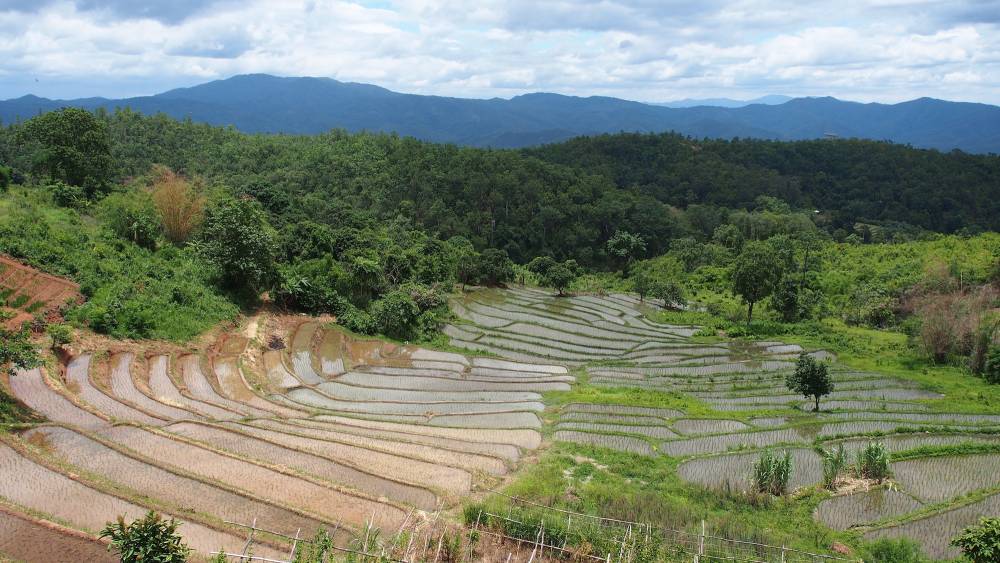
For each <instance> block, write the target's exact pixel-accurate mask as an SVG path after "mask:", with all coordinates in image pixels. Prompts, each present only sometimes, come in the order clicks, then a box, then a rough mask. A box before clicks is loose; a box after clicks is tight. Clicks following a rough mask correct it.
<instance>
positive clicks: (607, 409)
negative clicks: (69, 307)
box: [0, 289, 1000, 560]
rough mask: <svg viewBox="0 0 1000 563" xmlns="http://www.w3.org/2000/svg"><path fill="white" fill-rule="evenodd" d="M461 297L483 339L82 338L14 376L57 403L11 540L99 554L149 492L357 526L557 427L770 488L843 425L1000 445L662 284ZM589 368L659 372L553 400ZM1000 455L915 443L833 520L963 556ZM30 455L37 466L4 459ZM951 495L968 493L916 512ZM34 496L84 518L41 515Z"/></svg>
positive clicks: (207, 526)
mask: <svg viewBox="0 0 1000 563" xmlns="http://www.w3.org/2000/svg"><path fill="white" fill-rule="evenodd" d="M453 307H454V310H455V312H456V314H457V315H458V317H459V318H460V319H461V321H460V322H459V323H457V324H455V325H452V326H450V327H448V328H447V329H446V333H447V334H449V335H450V338H451V341H452V344H454V345H455V346H458V347H464V348H466V349H468V350H469V353H468V354H457V353H454V352H440V351H433V350H427V349H421V348H418V347H414V346H401V345H398V344H393V343H388V342H382V341H375V340H359V339H355V338H353V337H350V336H348V335H346V334H345V333H343V332H341V331H338V330H335V329H332V328H329V327H326V326H323V325H321V324H318V323H316V322H299V323H297V324H294V326H293V327H292V328H291V330H290V331H289V332H288V333H287V334H284V335H283V340H284V341H285V342H288V343H289V345H288V348H287V349H283V350H272V349H267V350H262V349H261V347H260V346H257V345H256V344H254V345H248V342H247V339H246V338H244V337H242V336H234V335H232V334H226V335H223V336H222V337H220V339H219V340H218V341H217V342H215V343H213V344H211V345H210V346H208V347H207V348H205V349H203V350H189V351H187V353H184V354H180V355H176V354H175V355H167V354H162V353H153V354H150V355H148V356H145V355H135V356H133V355H132V354H130V353H127V352H126V353H118V354H110V355H108V354H106V351H102V350H92V351H88V352H87V353H84V354H81V355H79V356H77V357H74V358H71V359H69V361H68V362H67V365H66V369H65V376H64V377H63V376H61V375H60V374H58V373H49V372H47V371H45V370H32V371H28V372H24V373H20V374H19V375H16V376H14V377H12V378H10V379H9V381H6V383H7V385H8V387H9V388H10V390H11V391H12V392H13V394H14V396H16V397H17V398H19V399H20V400H21V401H23V402H24V403H25V404H27V405H28V406H30V407H32V408H33V409H35V410H36V411H37V412H39V413H41V414H42V415H44V416H45V417H47V418H48V419H49V420H51V421H52V422H54V423H58V425H53V424H44V425H37V426H35V427H34V428H31V429H28V430H23V431H20V433H18V434H14V435H11V436H10V437H9V438H7V439H9V442H8V443H7V444H6V445H2V444H0V463H2V464H4V471H3V472H0V505H4V504H6V505H11V506H13V508H12V510H13V512H12V513H11V514H8V515H7V516H6V517H5V516H3V515H4V513H3V512H2V511H0V551H5V550H7V549H11V550H14V549H15V548H16V544H14V543H12V542H13V540H10V539H9V538H11V537H13V534H15V533H16V532H14V531H17V530H23V533H24V534H30V535H31V536H29V537H34V535H36V534H37V535H38V537H45V536H47V535H48V536H53V537H55V538H57V539H55V540H53V545H60V543H59V542H64V543H65V545H66V546H67V547H66V548H65V549H66V550H68V551H67V552H68V553H75V552H74V551H73V550H83V551H80V553H87V550H89V549H93V546H94V545H98V547H100V545H99V544H94V542H93V537H92V534H93V532H94V531H95V530H96V529H97V528H99V527H100V526H102V525H103V523H104V521H106V520H108V519H110V518H113V517H114V516H117V514H118V513H123V514H127V515H129V516H134V515H137V514H141V512H143V511H144V510H145V507H146V505H147V504H152V505H155V506H157V507H160V509H161V510H165V511H167V512H169V513H171V514H174V515H176V516H177V517H178V518H180V519H182V520H183V521H184V523H185V524H184V526H183V527H182V533H185V534H187V536H188V537H187V539H188V541H189V543H191V544H192V545H195V546H196V547H197V548H198V549H200V550H207V549H217V548H218V547H219V545H218V544H220V542H222V543H225V544H226V545H230V544H233V541H236V542H237V543H238V541H239V539H240V537H239V534H238V533H236V531H235V530H234V529H232V528H230V527H227V526H226V525H224V524H222V521H223V520H231V521H239V522H246V523H248V522H250V521H252V520H253V519H254V518H257V520H258V522H259V523H261V524H266V526H267V527H269V528H271V529H276V530H278V531H285V532H294V531H295V530H300V529H301V530H302V531H303V533H304V534H311V533H312V531H313V530H314V529H315V528H317V527H319V526H328V527H329V526H331V525H336V524H337V523H339V524H340V530H341V532H340V535H339V537H338V541H341V542H344V543H346V542H347V541H349V539H350V535H351V533H353V532H354V531H357V530H359V529H360V528H361V527H362V526H363V525H364V523H365V522H366V521H367V520H372V519H373V520H374V521H375V522H376V524H378V525H380V526H382V527H383V528H385V529H393V528H394V527H398V526H399V525H401V524H403V522H404V521H407V520H408V517H407V516H408V515H409V514H412V513H413V512H415V511H425V512H433V511H439V510H445V509H449V508H452V507H454V506H456V504H457V503H458V502H460V501H461V500H462V499H463V498H465V497H466V496H468V495H469V494H471V493H472V492H473V491H476V490H479V489H480V488H481V487H484V486H485V487H493V486H495V483H496V479H498V478H501V477H504V476H507V475H510V474H511V473H514V472H516V471H517V469H518V463H519V461H520V460H521V459H522V457H523V456H524V455H525V454H526V453H528V452H530V451H531V450H534V449H536V448H538V447H540V446H546V445H547V443H548V442H550V441H551V442H557V443H558V442H569V443H575V444H578V445H579V446H580V447H583V448H588V449H589V448H596V449H611V450H615V451H618V452H626V453H629V454H633V455H637V456H671V457H675V458H677V467H678V469H677V471H678V473H679V476H680V478H681V479H682V480H684V481H687V482H688V483H690V486H692V487H708V488H712V489H729V490H731V491H741V490H745V489H746V488H747V484H748V481H747V478H748V475H749V472H750V466H751V465H752V463H753V462H754V461H755V460H756V459H757V458H758V457H759V455H760V453H761V452H762V451H764V450H766V449H771V450H774V451H777V452H781V451H786V450H787V451H789V452H790V453H791V454H792V456H793V465H794V471H793V478H792V482H791V486H792V487H793V488H798V487H812V486H815V485H816V484H817V483H818V482H820V481H821V479H822V466H821V461H820V459H821V458H820V455H819V453H818V449H819V448H826V449H832V448H835V447H837V446H839V445H843V446H844V447H845V449H846V450H847V452H848V454H849V455H852V456H853V455H854V452H856V451H857V450H858V449H860V448H861V447H863V446H864V445H865V444H867V443H868V442H869V441H872V440H875V441H879V442H881V443H884V444H885V445H886V447H887V448H888V449H889V451H890V452H893V453H902V452H906V451H909V450H913V449H914V448H926V447H938V446H952V445H956V444H961V443H966V442H968V443H974V444H984V445H989V444H1000V416H997V415H985V414H967V413H949V412H947V409H945V408H940V407H939V405H940V404H942V403H941V400H942V399H943V397H941V395H939V394H937V393H935V392H934V390H933V389H925V388H922V387H919V386H917V385H915V384H913V383H912V382H908V381H902V380H899V379H895V378H893V377H889V376H886V375H884V374H878V373H862V372H857V371H853V370H848V369H845V368H842V367H840V366H838V365H836V364H833V366H832V368H831V369H832V377H833V379H834V382H835V386H836V388H835V391H834V393H833V394H832V395H831V396H829V397H827V398H826V399H824V401H822V404H821V406H822V412H820V413H818V414H813V413H811V412H809V410H810V409H811V406H812V405H811V403H810V402H809V401H808V399H806V398H804V397H801V396H798V395H795V394H793V393H789V392H788V391H787V390H786V388H785V386H784V376H785V374H786V373H787V371H788V370H789V369H791V367H792V365H793V361H794V360H795V358H796V357H797V355H798V353H800V352H802V351H803V350H801V348H799V347H798V346H796V345H788V344H783V343H781V342H776V341H770V342H755V343H746V342H725V341H719V340H717V339H716V340H713V341H708V340H705V339H702V338H697V337H695V336H694V335H695V334H696V333H697V332H698V330H699V328H698V327H690V326H668V325H659V324H656V323H653V322H651V321H649V320H647V319H646V318H645V316H644V314H643V309H644V307H645V305H642V304H640V303H638V302H637V301H636V300H635V299H634V298H631V297H628V296H606V297H598V296H576V297H572V298H555V297H552V296H550V295H548V294H546V293H545V292H541V291H537V290H526V289H517V290H510V291H505V292H501V291H494V290H489V291H479V290H477V291H473V292H471V293H469V294H468V295H467V296H466V297H465V298H462V299H459V300H456V301H455V302H454V303H453ZM479 351H482V352H488V353H490V356H489V357H484V356H479V355H477V353H478V352H479ZM807 352H809V353H811V354H813V355H815V356H816V357H821V358H828V357H829V355H828V354H825V353H824V352H823V351H817V350H813V351H807ZM831 359H832V358H831ZM577 370H579V371H577ZM579 373H585V374H586V377H587V384H588V385H591V386H593V388H596V389H603V390H609V389H615V391H613V392H614V393H615V394H616V396H617V395H623V394H625V393H626V391H625V390H628V389H638V390H639V391H627V392H628V393H629V394H630V395H629V396H630V397H640V401H642V402H639V401H636V402H637V403H638V404H627V405H626V404H604V403H600V404H598V403H588V402H574V403H568V404H560V405H557V404H554V403H553V402H552V401H550V399H551V398H553V397H558V393H559V392H565V391H569V390H571V389H573V387H574V386H575V385H577V382H576V375H577V374H579ZM623 389H624V390H623ZM658 391H664V392H669V393H672V394H674V395H671V396H672V397H677V396H683V397H684V398H685V400H686V401H688V402H687V403H684V404H698V403H700V406H699V407H698V409H697V410H696V411H695V410H692V412H685V410H687V409H686V407H685V409H684V410H682V409H677V408H664V407H663V406H655V405H676V404H678V403H676V402H661V401H659V400H657V398H658V397H660V395H658V394H657V392H658ZM548 393H555V394H554V395H548ZM597 395H599V393H598V394H597ZM645 398H648V399H649V402H648V403H647V402H645ZM547 402H549V404H548V405H547V404H546V403H547ZM555 403H558V401H556V402H555ZM644 405H645V406H644ZM113 423H117V424H113ZM595 451H596V450H595ZM909 455H912V453H911V454H909ZM997 461H998V459H997V456H996V455H995V454H977V455H971V456H963V457H948V456H939V457H928V458H915V459H907V460H906V461H897V462H894V463H893V465H892V469H893V471H894V473H895V477H894V481H893V487H895V488H894V489H892V490H885V491H883V489H876V490H875V491H869V492H867V493H857V494H853V495H844V496H834V497H831V498H830V499H827V500H825V501H824V502H822V503H821V504H820V506H819V509H817V511H816V514H815V518H816V519H817V520H818V521H820V522H822V523H824V524H826V525H827V526H829V527H831V528H835V529H847V528H851V527H860V528H859V529H860V531H861V532H862V533H865V534H867V535H868V536H869V537H875V536H891V535H908V536H911V537H914V538H915V539H917V540H918V541H920V542H921V543H922V544H923V545H924V547H925V549H926V550H927V551H928V552H929V553H931V554H936V555H950V554H952V553H953V552H952V551H950V549H949V548H948V547H947V539H949V538H950V536H947V537H945V535H946V534H950V533H951V532H952V531H953V530H957V529H958V528H959V527H961V526H963V525H966V524H968V523H970V522H972V521H973V520H974V519H975V518H976V515H977V514H981V513H984V512H988V511H990V510H993V511H994V513H995V512H996V510H995V509H996V506H994V505H995V504H996V502H998V501H996V496H992V497H987V500H984V501H980V502H978V503H973V504H972V505H968V506H957V507H956V508H954V509H948V508H947V506H948V503H954V502H958V501H957V500H956V499H959V498H961V497H962V496H963V495H967V494H970V493H980V494H988V493H992V492H995V490H997V489H998V488H1000V482H997V481H998V479H997V477H996V475H995V474H994V473H995V471H991V469H992V468H993V467H994V466H995V465H996V462H997ZM18 471H21V472H24V471H29V472H30V473H32V474H33V475H35V477H34V478H33V479H32V480H24V481H21V482H15V481H16V480H13V479H4V478H3V477H2V475H11V474H16V473H15V472H18ZM38 480H44V482H40V481H38ZM48 487H53V490H58V491H60V492H62V493H64V494H65V495H67V496H66V498H68V499H70V500H69V501H68V502H63V503H61V504H58V505H57V503H54V502H53V501H52V500H51V497H44V496H42V495H39V494H37V493H36V492H35V491H37V490H41V489H43V488H48ZM930 503H943V504H942V505H941V506H945V508H944V509H942V511H940V512H938V513H934V514H931V515H929V516H927V517H924V518H921V519H915V520H914V519H913V517H912V516H910V514H911V513H913V512H914V511H916V510H920V509H921V508H922V507H924V506H927V505H928V504H930ZM26 510H32V511H37V513H39V514H41V515H43V516H45V517H46V518H49V519H51V520H57V521H59V522H60V523H61V524H62V525H63V526H65V527H64V528H59V527H46V526H44V525H42V524H39V522H37V521H34V520H31V519H30V518H26V517H25V516H24V514H23V513H24V511H26ZM886 518H891V519H892V520H891V521H892V522H900V521H901V522H903V523H902V524H898V525H892V526H888V525H886V524H885V522H886V520H885V519H886ZM876 526H884V527H882V528H878V527H876ZM70 528H71V529H75V530H76V532H73V531H68V529H70ZM8 530H14V531H8ZM88 534H90V535H88ZM5 541H7V542H8V543H7V544H5V543H4V542H5ZM233 545H235V544H233ZM7 546H11V547H9V548H8V547H7ZM237 547H239V546H237ZM273 547H274V548H276V549H277V548H278V547H281V546H278V545H275V546H273ZM268 549H270V547H268ZM12 552H14V553H16V551H12ZM258 554H263V553H261V552H258ZM99 559H100V558H99V557H98V558H96V559H95V560H99Z"/></svg>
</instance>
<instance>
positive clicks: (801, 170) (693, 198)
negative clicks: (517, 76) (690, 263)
mask: <svg viewBox="0 0 1000 563" xmlns="http://www.w3.org/2000/svg"><path fill="white" fill-rule="evenodd" d="M525 154H528V155H531V156H535V157H538V158H541V159H543V160H545V161H548V162H553V163H558V164H563V165H566V166H571V167H574V168H576V169H579V170H584V171H587V172H589V173H592V174H598V175H600V176H602V177H604V178H609V179H611V180H613V181H614V183H615V185H616V186H618V187H619V188H627V189H629V190H631V191H634V192H637V193H643V194H648V195H651V196H653V197H654V198H655V199H656V200H657V201H662V202H665V203H668V204H670V205H673V206H679V207H686V206H688V205H692V204H710V205H715V206H723V207H730V208H747V207H748V206H752V204H753V199H754V198H755V197H756V196H758V195H770V196H774V197H777V198H779V199H782V200H784V201H786V202H788V203H790V204H791V205H792V206H794V207H798V208H801V209H809V210H813V211H816V212H819V213H820V214H821V215H822V216H823V217H822V218H823V219H826V220H828V221H829V222H828V225H830V226H831V227H832V228H833V229H837V228H844V229H847V230H850V229H851V228H852V226H853V224H854V223H857V222H865V221H897V222H903V223H909V224H911V225H916V226H920V227H922V228H924V229H927V230H931V231H937V232H946V233H951V232H957V231H960V230H962V229H966V230H968V231H972V232H975V231H979V230H983V229H985V230H992V231H996V230H1000V157H997V156H978V155H969V154H963V153H960V152H953V153H948V154H944V153H940V152H937V151H932V150H919V149H913V148H910V147H906V146H901V145H894V144H892V143H885V142H873V141H857V140H813V141H798V142H776V141H760V140H748V139H743V140H740V139H737V140H732V141H719V140H693V139H688V138H684V137H681V136H678V135H671V134H658V135H654V134H618V135H600V136H596V137H579V138H576V139H572V140H570V141H567V142H564V143H560V144H552V145H547V146H544V147H540V148H535V149H527V150H525Z"/></svg>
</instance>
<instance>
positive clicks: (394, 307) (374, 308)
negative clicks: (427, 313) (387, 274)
mask: <svg viewBox="0 0 1000 563" xmlns="http://www.w3.org/2000/svg"><path fill="white" fill-rule="evenodd" d="M370 312H371V318H372V326H373V328H374V329H375V330H376V331H378V332H381V333H382V334H384V335H386V336H389V337H391V338H396V339H399V340H408V339H409V338H410V337H411V336H412V335H413V327H414V324H415V323H416V320H417V316H418V315H420V307H419V306H417V302H416V301H414V300H413V298H412V297H411V296H410V294H409V293H408V292H406V291H404V290H402V289H396V290H393V291H390V292H389V293H387V294H385V296H383V297H382V298H381V299H379V300H378V301H375V302H373V303H372V304H371V308H370Z"/></svg>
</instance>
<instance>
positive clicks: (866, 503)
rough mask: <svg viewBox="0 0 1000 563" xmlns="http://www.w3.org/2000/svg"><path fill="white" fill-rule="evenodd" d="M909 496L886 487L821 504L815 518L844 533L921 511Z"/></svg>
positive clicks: (836, 498)
mask: <svg viewBox="0 0 1000 563" xmlns="http://www.w3.org/2000/svg"><path fill="white" fill-rule="evenodd" d="M921 506H923V503H921V502H920V501H918V500H917V499H915V498H913V497H912V496H910V495H908V494H906V493H903V492H900V491H897V490H894V489H887V488H878V489H872V490H870V491H865V492H859V493H854V494H850V495H841V496H836V497H833V498H830V499H827V500H825V501H823V502H822V503H820V505H819V506H818V507H817V508H816V519H817V520H819V521H820V522H823V523H824V524H826V525H827V526H829V527H831V528H833V529H834V530H846V529H848V528H850V527H851V526H858V525H864V524H868V523H871V522H876V521H878V520H882V519H884V518H891V517H894V516H901V515H903V514H906V513H908V512H913V511H915V510H918V509H920V507H921Z"/></svg>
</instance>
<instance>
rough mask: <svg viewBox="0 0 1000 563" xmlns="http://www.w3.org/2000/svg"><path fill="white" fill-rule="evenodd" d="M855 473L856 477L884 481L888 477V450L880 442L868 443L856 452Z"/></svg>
mask: <svg viewBox="0 0 1000 563" xmlns="http://www.w3.org/2000/svg"><path fill="white" fill-rule="evenodd" d="M856 471H857V473H858V477H861V478H864V479H874V480H876V481H884V480H885V479H886V478H887V477H889V450H887V449H886V447H885V444H882V443H880V442H868V445H867V446H865V448H864V449H863V450H861V451H860V452H858V458H857V465H856Z"/></svg>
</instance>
